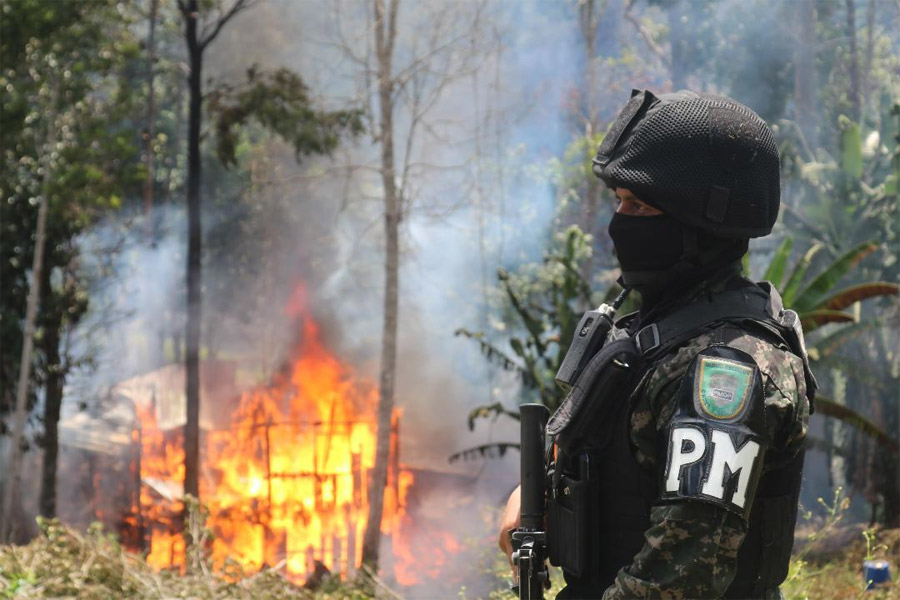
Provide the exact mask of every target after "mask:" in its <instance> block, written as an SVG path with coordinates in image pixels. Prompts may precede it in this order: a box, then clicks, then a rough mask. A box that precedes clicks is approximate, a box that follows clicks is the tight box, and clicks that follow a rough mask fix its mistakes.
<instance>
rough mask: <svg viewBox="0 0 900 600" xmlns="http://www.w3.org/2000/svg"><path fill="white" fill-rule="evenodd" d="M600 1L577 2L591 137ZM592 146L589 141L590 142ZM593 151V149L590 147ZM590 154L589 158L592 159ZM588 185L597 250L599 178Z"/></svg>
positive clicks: (589, 226)
mask: <svg viewBox="0 0 900 600" xmlns="http://www.w3.org/2000/svg"><path fill="white" fill-rule="evenodd" d="M596 9H597V2H596V0H585V1H584V2H581V3H579V6H578V24H579V26H580V28H581V36H582V40H583V41H584V109H585V118H584V137H585V138H587V139H590V138H592V137H593V136H594V135H595V134H596V133H597V129H598V128H599V123H598V122H597V77H596V69H595V67H594V58H595V52H596V50H597V21H598V19H597V15H596ZM588 146H590V145H588ZM588 152H591V149H590V148H589V149H588ZM590 158H591V157H590V156H588V157H587V160H590ZM586 187H587V189H586V190H585V197H584V210H583V221H584V222H583V225H582V227H583V229H584V231H585V233H587V234H589V235H590V236H591V238H592V242H591V246H592V247H593V248H594V249H595V250H596V248H597V240H598V238H599V234H600V231H601V230H600V228H599V227H598V223H597V215H598V212H599V205H600V180H599V179H598V178H596V177H593V176H590V177H588V178H587V184H586ZM595 254H596V252H593V253H591V256H589V257H588V258H587V259H586V260H585V261H584V264H583V265H582V275H583V276H584V278H585V280H586V281H590V280H591V276H592V274H593V271H594V264H595V262H596V261H595V258H594V256H595Z"/></svg>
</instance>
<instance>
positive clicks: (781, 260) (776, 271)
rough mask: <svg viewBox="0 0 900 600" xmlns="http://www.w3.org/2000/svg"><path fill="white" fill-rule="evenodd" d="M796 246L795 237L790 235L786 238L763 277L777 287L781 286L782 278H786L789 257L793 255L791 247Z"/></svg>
mask: <svg viewBox="0 0 900 600" xmlns="http://www.w3.org/2000/svg"><path fill="white" fill-rule="evenodd" d="M793 246H794V238H792V237H790V236H788V237H786V238H784V241H783V242H781V245H780V246H779V247H778V250H776V251H775V254H774V255H773V256H772V260H771V261H770V262H769V267H768V268H767V269H766V273H765V275H763V279H764V280H765V281H770V282H772V285H774V286H775V287H776V288H780V287H781V280H782V279H784V270H785V267H787V260H788V257H789V256H790V255H791V248H793Z"/></svg>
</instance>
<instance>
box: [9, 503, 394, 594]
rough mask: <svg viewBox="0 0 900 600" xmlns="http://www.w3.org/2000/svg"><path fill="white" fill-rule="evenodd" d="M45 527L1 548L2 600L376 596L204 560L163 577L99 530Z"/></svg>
mask: <svg viewBox="0 0 900 600" xmlns="http://www.w3.org/2000/svg"><path fill="white" fill-rule="evenodd" d="M39 525H40V529H41V535H39V536H38V537H37V538H35V539H34V540H32V541H31V542H30V543H29V544H28V545H26V546H0V597H4V598H22V599H28V598H79V599H82V598H83V599H86V600H95V599H96V600H101V599H102V600H107V599H110V598H116V599H118V598H160V599H162V598H165V599H168V598H197V599H200V598H203V599H225V598H228V599H232V598H233V599H241V600H243V599H247V600H250V599H258V598H271V599H273V600H280V599H287V598H291V599H298V598H299V599H301V600H302V599H309V600H313V599H316V600H330V599H333V600H338V599H340V600H356V599H362V598H370V597H372V595H373V589H374V585H376V584H356V583H343V582H340V581H335V580H326V581H325V582H324V583H323V585H322V587H321V588H320V589H319V590H316V591H315V592H312V591H309V590H306V589H303V588H301V587H299V586H297V585H295V584H293V583H291V582H290V581H288V580H287V579H286V578H285V577H284V576H282V575H281V574H280V573H279V572H278V571H277V570H275V569H266V570H263V571H260V572H258V573H253V574H249V575H248V574H245V573H243V572H242V571H241V569H240V566H239V565H237V564H230V565H226V568H225V572H224V573H216V572H213V571H212V569H211V568H210V566H209V563H208V562H207V561H206V560H205V559H203V558H202V557H200V556H199V554H198V555H195V556H194V557H193V558H192V559H190V560H189V562H190V563H192V568H191V569H189V570H188V572H187V573H185V574H181V573H178V572H174V571H159V572H157V571H155V570H154V569H153V568H151V567H150V566H149V565H147V563H146V562H144V561H143V560H142V559H141V557H140V556H137V555H135V554H132V553H130V552H127V551H125V550H123V549H122V547H121V546H120V545H119V544H118V542H117V541H116V539H115V537H114V536H113V535H111V534H108V533H104V532H103V531H102V530H101V528H100V527H99V526H97V527H91V528H90V529H89V530H88V531H87V532H86V533H85V534H83V535H82V534H79V533H77V532H76V531H74V530H72V529H71V528H69V527H66V526H64V525H61V524H59V523H58V522H57V521H40V523H39Z"/></svg>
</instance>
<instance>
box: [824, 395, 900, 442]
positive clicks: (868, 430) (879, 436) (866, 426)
mask: <svg viewBox="0 0 900 600" xmlns="http://www.w3.org/2000/svg"><path fill="white" fill-rule="evenodd" d="M815 404H816V412H817V413H819V414H823V415H826V416H829V417H832V418H835V419H837V420H839V421H842V422H844V423H848V424H850V425H852V426H853V427H856V428H857V429H859V430H860V431H861V432H862V433H864V434H866V435H867V436H869V437H871V438H872V439H874V440H876V441H877V442H878V443H879V444H881V445H882V446H884V448H886V449H888V450H890V451H891V452H893V453H894V454H900V444H898V443H897V440H895V439H894V438H892V437H891V436H890V435H888V434H887V433H885V432H884V430H882V429H881V428H880V427H879V426H878V425H876V424H875V423H873V422H872V421H870V420H869V419H868V418H866V417H865V416H863V415H861V414H860V413H858V412H856V411H855V410H853V409H852V408H850V407H848V406H844V405H843V404H838V403H837V402H835V401H834V400H831V399H829V398H825V397H823V396H818V395H817V396H816V402H815Z"/></svg>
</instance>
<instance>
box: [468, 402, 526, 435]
mask: <svg viewBox="0 0 900 600" xmlns="http://www.w3.org/2000/svg"><path fill="white" fill-rule="evenodd" d="M500 415H505V416H507V417H510V418H512V419H515V420H516V421H518V420H519V413H517V412H512V411H511V410H506V409H505V408H503V404H501V403H500V402H495V403H493V404H486V405H484V406H478V407H476V408H473V409H472V410H471V412H469V419H468V423H469V431H472V430H473V429H475V421H476V420H478V419H488V418H493V419H494V420H497V417H499V416H500Z"/></svg>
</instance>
